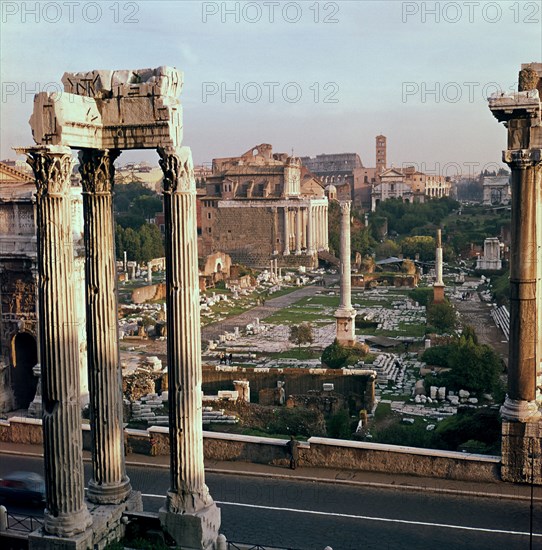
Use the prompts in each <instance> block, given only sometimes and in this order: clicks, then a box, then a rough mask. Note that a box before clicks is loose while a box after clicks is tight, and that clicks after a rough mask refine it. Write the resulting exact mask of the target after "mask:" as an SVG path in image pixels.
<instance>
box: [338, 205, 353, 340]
mask: <svg viewBox="0 0 542 550" xmlns="http://www.w3.org/2000/svg"><path fill="white" fill-rule="evenodd" d="M340 207H341V265H340V269H341V280H340V295H341V303H340V305H339V309H337V311H336V312H335V319H336V330H337V332H336V338H337V341H338V342H339V344H341V345H342V346H353V345H354V344H355V343H356V332H355V330H356V324H355V319H356V310H355V309H354V308H353V307H352V296H351V294H352V281H351V264H350V201H343V202H341V203H340Z"/></svg>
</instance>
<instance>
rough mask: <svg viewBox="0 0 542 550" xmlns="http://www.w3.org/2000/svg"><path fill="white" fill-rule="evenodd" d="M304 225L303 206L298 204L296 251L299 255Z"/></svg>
mask: <svg viewBox="0 0 542 550" xmlns="http://www.w3.org/2000/svg"><path fill="white" fill-rule="evenodd" d="M302 231H303V226H302V223H301V208H300V207H299V206H298V207H297V208H296V209H295V253H296V255H298V256H299V254H301V233H302Z"/></svg>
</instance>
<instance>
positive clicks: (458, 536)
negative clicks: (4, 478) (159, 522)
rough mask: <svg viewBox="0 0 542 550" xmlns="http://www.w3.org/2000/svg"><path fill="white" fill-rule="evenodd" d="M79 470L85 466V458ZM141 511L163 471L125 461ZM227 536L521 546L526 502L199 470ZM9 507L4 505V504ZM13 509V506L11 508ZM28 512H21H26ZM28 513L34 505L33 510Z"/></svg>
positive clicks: (156, 500)
mask: <svg viewBox="0 0 542 550" xmlns="http://www.w3.org/2000/svg"><path fill="white" fill-rule="evenodd" d="M15 469H17V470H31V471H36V472H38V473H41V472H42V469H43V464H42V461H41V459H39V458H29V457H15V456H7V455H3V456H2V457H1V460H0V476H1V475H3V474H5V473H7V472H8V471H12V470H15ZM85 471H86V476H87V479H88V476H89V475H90V465H89V464H88V463H86V464H85ZM128 474H129V476H130V478H131V480H132V486H133V487H134V489H137V490H140V491H141V492H142V493H143V496H144V506H145V510H148V511H153V510H158V508H159V507H160V506H161V505H162V503H163V501H164V495H165V493H166V490H167V488H168V481H169V478H168V470H167V469H159V468H149V467H129V468H128ZM207 482H208V485H209V488H210V491H211V494H212V496H213V498H214V499H215V501H217V503H218V504H219V506H220V508H221V510H222V528H221V532H223V533H224V534H225V535H226V537H227V538H228V540H230V541H237V542H246V543H253V544H256V543H257V544H261V545H264V546H265V545H268V546H275V547H276V546H279V547H283V548H292V549H299V550H322V549H323V548H324V547H325V546H326V545H329V546H331V547H332V548H333V550H370V549H374V550H377V549H378V550H386V549H394V550H395V549H405V550H411V549H412V550H419V549H428V550H433V549H439V550H448V549H450V550H451V549H454V550H455V549H458V548H461V550H487V549H506V550H516V549H517V550H527V549H529V518H530V513H529V512H530V510H529V502H528V501H525V500H521V501H520V500H506V499H489V498H480V497H475V496H472V497H469V496H450V495H442V494H437V493H433V492H426V493H420V492H410V491H404V490H402V491H398V490H394V489H373V488H366V487H364V488H360V487H353V486H344V485H334V484H329V483H316V482H306V481H292V480H278V479H269V478H265V477H263V478H254V477H245V476H239V475H218V474H207ZM10 511H12V509H10ZM13 511H16V510H13ZM30 511H31V510H29V512H30ZM33 512H34V513H35V510H34V511H33ZM533 531H534V533H535V536H534V537H533V546H532V548H533V549H542V503H541V502H540V501H537V502H535V505H534V529H533Z"/></svg>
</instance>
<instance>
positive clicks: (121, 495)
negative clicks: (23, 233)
mask: <svg viewBox="0 0 542 550" xmlns="http://www.w3.org/2000/svg"><path fill="white" fill-rule="evenodd" d="M131 492H132V486H131V485H130V479H129V478H128V477H126V478H125V479H123V480H122V481H121V482H120V483H100V484H98V483H96V482H95V481H94V480H92V479H91V480H90V481H89V483H88V491H87V498H88V500H89V501H90V502H93V503H94V504H121V503H123V502H124V501H125V500H126V499H127V498H128V496H129V495H130V493H131Z"/></svg>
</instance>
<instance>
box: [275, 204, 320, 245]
mask: <svg viewBox="0 0 542 550" xmlns="http://www.w3.org/2000/svg"><path fill="white" fill-rule="evenodd" d="M283 227H284V241H283V242H284V248H283V251H282V252H283V254H284V255H289V254H292V253H294V254H297V255H299V254H301V253H302V252H303V251H304V250H305V251H306V252H307V254H312V253H313V252H315V251H318V250H322V249H326V250H327V248H328V247H329V245H328V211H327V205H310V206H285V207H283ZM277 235H278V228H277V223H276V222H275V224H274V231H273V241H274V242H276V240H277ZM275 253H278V251H277V250H275Z"/></svg>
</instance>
